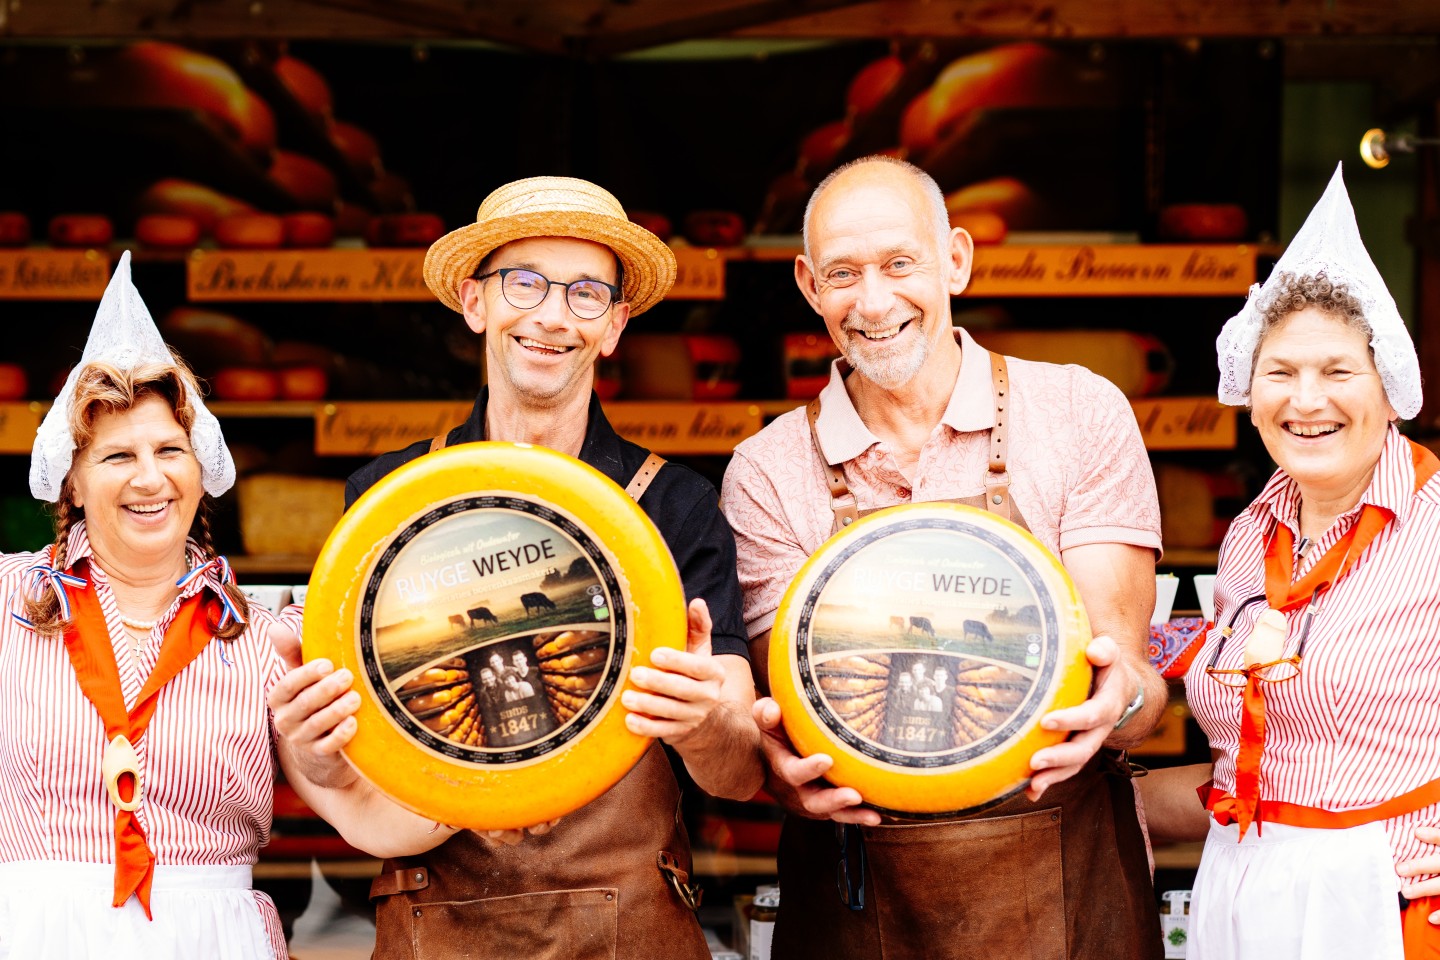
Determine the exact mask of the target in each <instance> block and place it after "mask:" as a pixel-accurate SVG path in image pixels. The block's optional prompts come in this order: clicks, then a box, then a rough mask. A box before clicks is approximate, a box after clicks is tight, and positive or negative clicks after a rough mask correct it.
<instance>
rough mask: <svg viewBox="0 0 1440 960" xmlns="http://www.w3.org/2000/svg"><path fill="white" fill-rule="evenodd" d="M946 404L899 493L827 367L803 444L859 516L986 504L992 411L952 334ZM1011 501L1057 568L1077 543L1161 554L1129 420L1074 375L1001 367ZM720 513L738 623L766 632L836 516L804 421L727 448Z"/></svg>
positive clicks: (1040, 366) (1146, 474) (1107, 392)
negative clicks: (836, 467) (832, 474)
mask: <svg viewBox="0 0 1440 960" xmlns="http://www.w3.org/2000/svg"><path fill="white" fill-rule="evenodd" d="M958 335H959V340H960V345H961V348H962V358H961V361H960V375H959V377H957V378H956V381H955V390H954V392H953V393H952V394H951V396H950V403H949V405H948V406H947V407H946V409H945V414H944V416H943V417H941V419H940V423H939V425H938V426H936V427H935V429H934V431H932V433H931V434H930V437H929V439H928V440H926V442H925V445H924V447H922V448H921V450H920V460H919V463H918V466H917V468H916V470H915V477H916V483H915V485H914V487H913V488H912V487H911V485H910V481H908V480H907V479H906V478H905V476H904V474H902V473H901V472H900V470H899V468H898V466H897V464H896V461H895V457H894V454H893V453H892V452H891V450H890V448H889V447H888V446H887V444H885V443H884V442H882V441H881V440H880V439H879V438H877V437H876V436H875V435H874V434H872V433H871V432H870V430H869V429H868V428H867V427H866V426H865V424H864V422H863V421H861V419H860V415H859V414H858V413H857V412H856V411H855V406H854V404H853V403H851V401H850V395H849V394H848V393H847V392H846V391H845V384H844V381H843V380H842V378H841V375H840V371H839V366H838V363H837V364H836V365H835V366H833V367H832V368H831V371H830V383H829V384H828V385H827V386H826V387H825V389H824V390H823V391H821V393H820V401H821V413H820V419H819V422H818V423H817V424H816V430H817V432H818V433H819V436H820V443H821V445H822V446H823V447H824V448H825V454H826V457H827V458H828V459H829V460H830V461H832V462H833V463H838V464H840V465H841V469H842V470H843V471H844V473H845V480H846V482H847V483H848V484H849V485H850V490H851V491H852V492H853V493H854V495H855V498H856V505H857V506H858V507H859V509H861V510H872V509H879V508H881V507H891V506H895V505H896V504H901V503H912V502H915V503H920V502H925V501H931V500H953V499H958V498H962V497H978V496H980V495H981V494H982V493H984V491H985V483H984V481H985V474H986V471H987V468H988V461H989V456H990V428H991V427H993V426H994V425H995V403H994V398H993V394H992V390H991V384H990V362H989V357H988V354H987V352H986V351H985V349H984V348H983V347H980V346H979V345H978V344H976V343H975V341H974V340H973V339H971V337H970V334H969V333H967V332H965V331H964V330H963V329H962V330H960V331H958ZM1009 368H1010V383H1011V387H1012V396H1011V400H1012V405H1011V420H1010V450H1009V456H1008V467H1009V472H1010V493H1011V495H1012V497H1013V498H1014V503H1015V506H1016V508H1017V509H1018V510H1019V512H1020V514H1021V515H1022V516H1024V518H1025V521H1026V523H1027V524H1028V525H1029V527H1030V530H1031V532H1032V533H1034V534H1035V536H1036V537H1038V538H1039V540H1040V542H1041V543H1043V544H1045V546H1046V547H1048V548H1050V549H1051V550H1053V551H1055V552H1056V553H1057V554H1058V553H1059V552H1060V551H1062V550H1066V549H1068V548H1070V547H1076V546H1081V545H1084V544H1089V543H1124V544H1133V545H1135V546H1139V547H1150V548H1153V549H1155V550H1159V548H1160V505H1159V502H1158V501H1157V499H1156V496H1155V477H1154V474H1152V473H1151V471H1150V462H1149V460H1148V459H1147V458H1146V455H1145V445H1144V443H1143V441H1142V440H1141V439H1140V429H1139V426H1138V425H1137V424H1136V422H1135V414H1134V412H1133V411H1132V410H1131V408H1130V404H1129V403H1128V402H1126V400H1125V397H1124V396H1123V395H1122V394H1121V393H1120V391H1119V390H1118V389H1116V388H1115V386H1114V385H1113V384H1111V383H1110V382H1109V381H1108V380H1105V379H1103V378H1101V377H1099V376H1097V375H1096V374H1094V373H1091V372H1090V371H1089V370H1086V369H1085V368H1084V367H1079V366H1075V365H1073V364H1068V365H1065V366H1058V365H1056V364H1051V363H1034V362H1031V361H1028V360H1016V359H1013V358H1011V359H1010V360H1009ZM720 504H721V507H722V509H723V510H724V511H725V516H726V518H727V519H729V521H730V526H731V527H732V528H733V529H734V531H735V542H736V546H737V548H738V554H739V558H738V559H739V570H740V586H741V588H742V589H743V590H744V592H745V623H746V627H747V629H748V632H749V635H750V636H751V637H752V638H753V637H755V636H758V635H759V634H761V633H764V632H765V631H766V630H769V629H770V627H771V625H772V624H773V623H774V622H775V610H776V608H777V607H778V606H779V605H780V598H781V597H782V596H784V594H785V589H786V587H788V586H789V585H790V581H791V580H792V579H793V578H794V576H795V574H796V573H797V572H798V571H799V569H800V567H801V565H802V564H804V563H805V561H806V560H807V559H808V558H809V556H810V554H811V553H813V552H814V551H815V550H816V549H818V548H819V547H820V545H821V544H822V543H824V542H825V540H827V539H828V538H829V536H830V532H831V528H832V526H833V524H834V519H835V514H834V512H833V511H832V509H831V507H830V493H829V490H828V489H827V488H826V484H825V473H824V465H823V464H822V463H821V462H820V455H819V453H818V452H817V451H816V450H815V444H814V442H813V441H812V440H811V436H810V425H809V422H808V420H807V419H806V416H805V410H804V409H803V408H801V409H798V410H792V411H790V412H789V413H787V414H784V415H783V416H780V417H778V418H777V419H776V420H775V422H773V423H771V424H770V425H769V426H767V427H766V428H765V429H764V430H762V431H760V433H758V434H756V435H755V436H753V437H751V438H749V439H748V440H746V441H744V442H743V443H741V444H740V445H739V446H738V447H736V448H735V455H734V457H733V458H732V459H731V461H730V467H729V469H728V470H726V472H725V481H724V484H723V485H722V487H721V492H720Z"/></svg>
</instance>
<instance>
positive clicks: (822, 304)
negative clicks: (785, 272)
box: [795, 163, 973, 390]
mask: <svg viewBox="0 0 1440 960" xmlns="http://www.w3.org/2000/svg"><path fill="white" fill-rule="evenodd" d="M934 206H935V205H934V203H933V201H932V198H931V197H930V196H928V195H927V193H926V191H925V189H924V188H923V187H922V186H921V184H920V182H919V181H918V180H917V179H916V178H915V177H914V176H913V175H912V174H910V173H909V172H907V171H906V169H905V168H903V167H900V166H898V165H895V164H888V163H864V164H861V165H858V166H855V167H852V168H850V169H848V170H845V171H844V172H842V173H841V174H840V175H839V176H837V177H836V178H835V179H834V180H832V181H831V182H830V183H829V184H828V185H827V186H825V187H824V188H823V189H822V192H821V193H820V194H819V196H817V197H816V198H815V201H814V205H813V207H812V210H811V214H810V218H809V221H808V229H807V233H806V240H807V249H808V251H809V253H808V255H807V256H804V257H800V258H798V259H797V260H796V264H795V279H796V282H797V283H798V284H799V286H800V290H801V292H802V293H803V294H804V295H805V298H806V299H807V300H808V301H810V305H811V306H812V307H813V308H814V309H815V312H816V313H818V314H820V316H821V317H823V318H824V320H825V327H826V329H827V330H829V332H830V337H831V339H833V340H834V341H835V344H836V346H838V347H839V348H840V350H841V352H843V353H844V354H845V357H846V359H847V360H849V361H850V364H851V365H852V366H853V367H854V368H855V369H856V371H858V372H859V373H860V375H861V376H863V377H865V378H866V379H867V380H870V381H873V382H874V383H875V384H876V385H877V386H880V387H881V388H883V389H885V390H897V389H899V388H901V387H904V386H906V385H907V384H909V383H910V382H911V381H912V380H913V379H914V378H915V376H916V375H917V374H919V373H920V371H921V370H922V369H924V368H925V365H926V361H927V360H928V359H929V358H930V357H931V356H932V355H933V354H934V353H935V351H936V347H937V346H938V345H942V344H944V343H945V342H946V341H947V340H953V337H954V333H953V329H952V323H951V318H950V298H951V297H953V296H958V295H959V294H960V293H961V292H962V291H963V290H964V289H965V285H966V283H967V282H968V281H969V277H970V261H971V254H972V250H973V248H972V246H971V242H970V236H969V234H967V233H966V232H965V231H964V230H958V229H957V230H949V229H946V224H945V223H943V222H938V221H939V217H938V216H937V211H936V210H935V209H934ZM951 376H952V379H953V373H952V374H951Z"/></svg>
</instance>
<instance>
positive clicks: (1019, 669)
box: [770, 503, 1090, 815]
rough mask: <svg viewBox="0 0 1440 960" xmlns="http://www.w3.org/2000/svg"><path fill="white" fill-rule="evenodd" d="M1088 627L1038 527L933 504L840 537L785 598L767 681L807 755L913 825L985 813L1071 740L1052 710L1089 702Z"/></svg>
mask: <svg viewBox="0 0 1440 960" xmlns="http://www.w3.org/2000/svg"><path fill="white" fill-rule="evenodd" d="M1089 639H1090V633H1089V625H1088V621H1087V620H1086V617H1085V612H1084V609H1083V607H1082V606H1081V604H1080V599H1079V596H1078V594H1077V593H1076V591H1075V587H1074V584H1073V583H1072V582H1071V580H1070V578H1069V576H1068V575H1067V574H1066V572H1065V570H1064V568H1063V567H1062V566H1061V565H1060V562H1059V560H1058V559H1057V558H1056V557H1055V556H1054V555H1053V554H1051V553H1050V552H1049V551H1048V550H1046V549H1045V548H1044V546H1042V545H1041V544H1040V543H1039V541H1037V540H1035V538H1034V537H1032V536H1031V535H1030V534H1029V533H1028V532H1026V531H1025V530H1023V529H1021V528H1020V527H1018V526H1016V525H1015V524H1012V523H1010V522H1008V521H1006V520H1002V519H1000V518H998V517H996V516H994V515H992V514H989V513H987V512H985V511H983V510H976V509H974V508H971V507H965V506H958V505H954V504H944V503H931V504H916V505H910V506H903V507H895V508H891V509H887V510H883V511H880V512H878V513H876V514H873V515H871V516H869V517H866V518H864V519H862V520H860V521H858V522H857V523H855V524H852V525H851V526H850V527H848V528H847V529H845V530H844V531H842V532H841V533H839V534H837V535H836V536H835V537H833V538H831V540H830V541H828V542H827V543H826V544H825V545H824V546H822V547H821V549H820V550H819V551H817V552H816V553H815V555H814V556H812V557H811V558H810V560H809V561H808V562H807V563H806V564H805V566H804V567H803V568H802V569H801V571H800V573H799V575H798V576H797V577H796V578H795V581H794V582H793V583H792V584H791V586H790V588H789V590H788V591H787V593H786V594H785V597H784V599H783V600H782V601H781V604H780V608H779V611H778V612H777V615H776V622H775V627H774V629H773V631H772V635H771V663H770V676H771V687H772V691H773V692H774V693H775V696H776V699H777V700H778V701H780V705H781V710H782V715H783V716H784V718H785V727H786V731H787V732H788V733H789V735H790V737H791V739H792V741H794V743H795V744H796V746H797V747H799V748H801V752H802V753H804V754H810V753H817V752H825V753H828V754H830V755H831V756H833V757H835V766H834V767H833V768H832V770H831V773H830V774H829V778H830V779H831V780H832V781H833V782H835V783H836V784H837V785H842V786H853V787H855V788H856V789H858V790H859V791H860V793H861V795H862V796H863V797H865V800H866V802H867V803H869V804H870V805H872V806H876V807H878V808H880V809H883V810H886V811H887V812H894V813H899V814H902V815H917V814H918V815H944V814H949V813H956V812H961V811H966V810H973V809H978V808H982V807H984V806H986V805H989V804H993V803H995V802H997V801H998V800H1000V799H1003V798H1005V797H1007V796H1009V795H1011V794H1013V793H1015V792H1016V791H1018V790H1020V789H1023V787H1024V786H1025V783H1026V782H1027V781H1028V779H1029V760H1030V756H1031V755H1032V754H1033V753H1034V752H1035V751H1036V750H1038V749H1040V748H1041V747H1042V746H1045V745H1047V744H1048V743H1055V742H1059V741H1060V740H1063V739H1064V734H1063V733H1051V732H1046V731H1042V730H1041V729H1040V727H1039V720H1040V718H1041V716H1043V715H1044V714H1045V713H1047V712H1049V711H1050V710H1053V709H1056V708H1058V707H1062V706H1070V705H1073V704H1075V703H1079V702H1081V701H1083V700H1084V698H1085V696H1086V693H1087V691H1088V687H1089V680H1090V668H1089V664H1088V662H1087V661H1086V660H1085V655H1084V648H1085V645H1086V644H1087V643H1088V642H1089Z"/></svg>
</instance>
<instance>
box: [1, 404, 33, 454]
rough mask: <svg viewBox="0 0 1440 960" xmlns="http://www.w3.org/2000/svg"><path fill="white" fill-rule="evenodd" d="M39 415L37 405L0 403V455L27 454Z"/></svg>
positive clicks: (31, 448)
mask: <svg viewBox="0 0 1440 960" xmlns="http://www.w3.org/2000/svg"><path fill="white" fill-rule="evenodd" d="M41 414H42V410H41V407H40V404H38V403H0V453H24V454H29V453H30V451H31V450H33V449H34V448H35V431H36V430H38V429H40V417H41Z"/></svg>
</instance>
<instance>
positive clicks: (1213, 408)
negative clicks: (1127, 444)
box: [1130, 397, 1236, 450]
mask: <svg viewBox="0 0 1440 960" xmlns="http://www.w3.org/2000/svg"><path fill="white" fill-rule="evenodd" d="M1130 406H1131V408H1132V409H1134V411H1135V419H1136V421H1138V422H1139V424H1140V436H1141V437H1143V438H1144V440H1145V449H1146V450H1229V449H1231V448H1232V447H1234V446H1235V410H1236V408H1235V407H1227V406H1225V405H1223V404H1221V403H1220V402H1219V401H1218V400H1216V399H1214V398H1213V397H1148V398H1139V399H1133V400H1131V401H1130Z"/></svg>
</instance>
